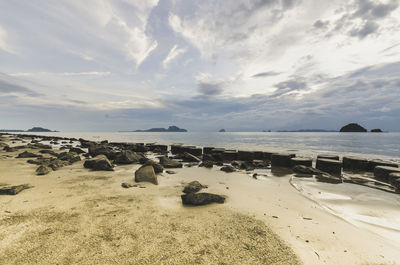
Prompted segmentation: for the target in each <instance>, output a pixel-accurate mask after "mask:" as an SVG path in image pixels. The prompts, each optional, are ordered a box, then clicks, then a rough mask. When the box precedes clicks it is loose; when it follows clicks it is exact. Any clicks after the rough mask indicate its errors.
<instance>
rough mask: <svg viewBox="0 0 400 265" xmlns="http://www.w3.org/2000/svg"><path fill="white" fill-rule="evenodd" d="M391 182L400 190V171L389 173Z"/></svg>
mask: <svg viewBox="0 0 400 265" xmlns="http://www.w3.org/2000/svg"><path fill="white" fill-rule="evenodd" d="M389 183H390V184H392V186H394V187H395V188H396V189H397V190H400V172H399V173H390V174H389Z"/></svg>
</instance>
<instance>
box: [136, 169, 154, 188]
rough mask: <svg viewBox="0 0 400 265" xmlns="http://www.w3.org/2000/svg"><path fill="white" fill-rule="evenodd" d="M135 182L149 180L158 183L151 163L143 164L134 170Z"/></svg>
mask: <svg viewBox="0 0 400 265" xmlns="http://www.w3.org/2000/svg"><path fill="white" fill-rule="evenodd" d="M135 181H136V182H150V183H153V184H155V185H158V179H157V175H156V173H155V172H154V168H153V167H152V166H151V165H147V166H146V165H144V166H142V167H140V168H139V169H138V170H136V171H135Z"/></svg>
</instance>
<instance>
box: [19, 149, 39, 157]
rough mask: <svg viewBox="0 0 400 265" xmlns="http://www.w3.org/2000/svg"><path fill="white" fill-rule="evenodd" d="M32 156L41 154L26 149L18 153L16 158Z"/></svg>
mask: <svg viewBox="0 0 400 265" xmlns="http://www.w3.org/2000/svg"><path fill="white" fill-rule="evenodd" d="M32 157H42V155H38V154H34V153H31V152H28V151H24V152H22V153H20V154H19V155H18V156H17V158H32Z"/></svg>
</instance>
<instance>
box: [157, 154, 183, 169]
mask: <svg viewBox="0 0 400 265" xmlns="http://www.w3.org/2000/svg"><path fill="white" fill-rule="evenodd" d="M159 159H160V164H161V165H162V166H163V167H164V168H182V167H183V165H182V163H180V162H178V161H176V160H172V159H169V158H168V157H166V156H162V157H160V158H159Z"/></svg>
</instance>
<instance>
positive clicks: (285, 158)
mask: <svg viewBox="0 0 400 265" xmlns="http://www.w3.org/2000/svg"><path fill="white" fill-rule="evenodd" d="M293 157H296V155H295V154H291V153H279V154H272V155H271V166H272V167H287V168H290V167H291V159H292V158H293Z"/></svg>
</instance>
